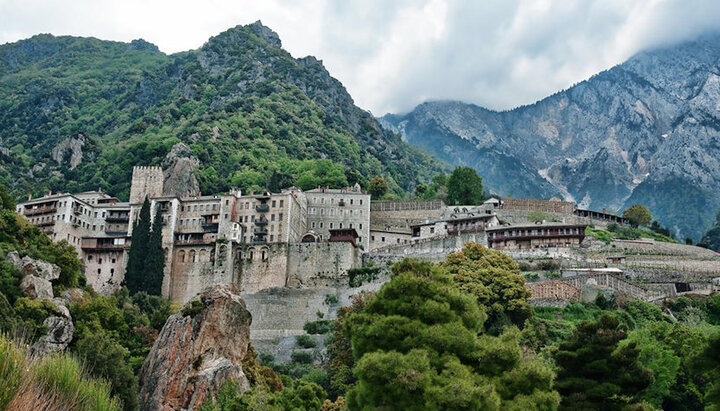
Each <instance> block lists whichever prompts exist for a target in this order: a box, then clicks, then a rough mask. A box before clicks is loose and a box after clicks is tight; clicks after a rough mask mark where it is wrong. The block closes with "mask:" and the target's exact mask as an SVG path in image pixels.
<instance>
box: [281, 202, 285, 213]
mask: <svg viewBox="0 0 720 411" xmlns="http://www.w3.org/2000/svg"><path fill="white" fill-rule="evenodd" d="M284 203H285V200H280V207H283V206H284ZM280 215H282V214H280Z"/></svg>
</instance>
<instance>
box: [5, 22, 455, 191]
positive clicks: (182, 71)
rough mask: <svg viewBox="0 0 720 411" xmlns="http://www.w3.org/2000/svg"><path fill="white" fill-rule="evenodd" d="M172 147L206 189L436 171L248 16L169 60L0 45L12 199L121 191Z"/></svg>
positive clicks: (120, 51) (45, 44) (405, 178)
mask: <svg viewBox="0 0 720 411" xmlns="http://www.w3.org/2000/svg"><path fill="white" fill-rule="evenodd" d="M177 143H184V144H186V145H187V146H188V147H189V148H190V150H191V153H190V154H191V155H192V156H194V157H195V158H197V159H198V160H199V165H198V167H197V170H195V171H196V175H197V178H198V182H199V186H200V187H199V188H200V189H201V190H202V191H204V192H214V191H223V190H227V189H228V188H229V187H230V186H240V187H241V188H243V189H245V190H247V189H250V188H253V187H265V188H268V187H269V188H271V189H278V188H280V187H283V186H288V185H292V184H297V185H300V186H307V187H310V186H312V187H314V186H315V185H317V184H328V185H334V186H342V185H345V184H354V183H355V182H360V183H361V184H364V183H365V182H366V180H367V179H368V178H370V177H372V176H373V175H376V174H382V175H385V176H387V177H390V183H391V186H393V187H394V188H395V190H396V191H400V190H401V189H411V188H412V187H413V186H414V185H415V184H416V182H417V181H419V180H421V179H425V178H427V177H429V176H430V175H432V173H434V172H436V171H438V170H440V167H441V166H440V163H438V162H437V161H435V160H432V159H431V157H429V156H428V155H426V154H423V153H421V152H420V151H419V150H416V149H414V148H411V147H410V146H408V145H407V144H405V143H403V142H402V141H401V140H400V138H399V137H398V136H397V135H395V134H393V133H392V132H389V131H386V130H384V129H383V128H382V127H380V125H379V124H378V122H377V121H376V120H375V119H374V118H373V117H372V116H371V115H370V114H369V113H368V112H366V111H363V110H361V109H360V108H358V107H356V106H355V105H354V103H353V100H352V98H351V97H350V95H349V94H348V93H347V91H346V90H345V88H344V87H343V86H342V84H340V82H338V81H337V80H336V79H334V78H333V77H331V76H330V74H329V73H328V72H327V70H326V69H325V68H324V67H323V65H322V62H321V61H319V60H317V59H315V58H314V57H305V58H301V59H295V58H293V57H292V56H291V55H290V54H289V53H287V52H286V51H284V50H283V49H282V47H281V42H280V39H279V38H278V36H277V34H276V33H274V32H273V31H272V30H270V29H269V28H267V27H265V26H263V25H262V24H261V23H260V22H256V23H253V24H250V25H247V26H238V27H235V28H232V29H229V30H227V31H225V32H223V33H221V34H219V35H217V36H215V37H213V38H211V39H209V40H208V42H207V43H206V44H204V45H203V46H202V47H201V48H200V49H197V50H191V51H188V52H183V53H178V54H173V55H165V54H163V53H161V52H160V51H159V50H158V49H157V47H155V46H154V45H152V44H150V43H147V42H145V41H143V40H135V41H133V42H131V43H120V42H110V41H102V40H98V39H94V38H78V37H69V36H62V37H55V36H52V35H49V34H43V35H37V36H34V37H32V38H30V39H27V40H22V41H19V42H17V43H12V44H5V45H2V46H0V183H5V184H7V185H8V186H10V188H11V190H12V192H13V193H14V194H15V195H17V196H18V197H20V196H26V195H27V194H28V193H35V194H38V193H40V192H44V191H46V190H48V189H53V190H63V191H76V190H87V189H97V188H98V187H101V188H103V189H104V190H105V191H107V192H110V193H112V194H115V195H118V196H120V197H121V198H127V195H128V187H129V183H130V175H131V172H132V166H133V165H160V163H161V162H162V161H163V159H164V158H166V155H167V154H168V153H169V152H170V151H171V149H172V147H173V146H175V145H176V144H177ZM319 159H325V160H324V161H317V160H319Z"/></svg>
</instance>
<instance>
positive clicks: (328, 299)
mask: <svg viewBox="0 0 720 411" xmlns="http://www.w3.org/2000/svg"><path fill="white" fill-rule="evenodd" d="M338 301H340V299H339V298H338V296H337V295H335V294H327V295H325V305H333V304H337V303H338Z"/></svg>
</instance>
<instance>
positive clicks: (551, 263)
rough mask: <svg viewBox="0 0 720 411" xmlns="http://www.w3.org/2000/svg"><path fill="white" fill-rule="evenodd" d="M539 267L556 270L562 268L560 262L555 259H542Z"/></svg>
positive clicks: (538, 264) (544, 269) (545, 269)
mask: <svg viewBox="0 0 720 411" xmlns="http://www.w3.org/2000/svg"><path fill="white" fill-rule="evenodd" d="M537 267H538V269H540V270H543V271H555V270H557V269H559V268H560V263H558V262H557V261H555V260H540V261H538V263H537Z"/></svg>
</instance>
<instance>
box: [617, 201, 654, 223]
mask: <svg viewBox="0 0 720 411" xmlns="http://www.w3.org/2000/svg"><path fill="white" fill-rule="evenodd" d="M622 216H623V218H627V219H628V221H630V225H632V226H633V227H637V226H641V225H642V226H647V225H648V224H650V220H652V216H651V215H650V210H648V208H647V207H645V206H644V205H642V204H635V205H632V206H630V208H628V209H627V210H625V211H623V215H622Z"/></svg>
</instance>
